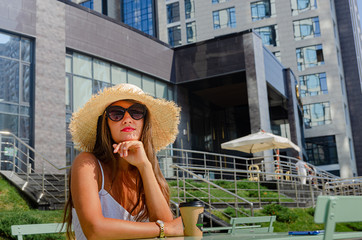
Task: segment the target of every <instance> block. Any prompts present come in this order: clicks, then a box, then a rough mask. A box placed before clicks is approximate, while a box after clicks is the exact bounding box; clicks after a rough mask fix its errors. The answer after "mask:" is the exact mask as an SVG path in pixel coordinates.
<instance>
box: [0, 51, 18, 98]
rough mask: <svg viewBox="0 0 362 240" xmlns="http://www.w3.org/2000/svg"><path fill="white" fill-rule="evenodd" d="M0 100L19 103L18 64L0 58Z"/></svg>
mask: <svg viewBox="0 0 362 240" xmlns="http://www.w3.org/2000/svg"><path fill="white" fill-rule="evenodd" d="M0 99H1V100H2V101H5V102H12V103H19V62H18V61H14V60H9V59H3V58H0Z"/></svg>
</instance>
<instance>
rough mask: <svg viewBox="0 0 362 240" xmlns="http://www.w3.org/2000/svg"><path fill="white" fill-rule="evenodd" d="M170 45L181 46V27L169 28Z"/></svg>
mask: <svg viewBox="0 0 362 240" xmlns="http://www.w3.org/2000/svg"><path fill="white" fill-rule="evenodd" d="M168 43H169V44H170V45H171V46H173V47H174V46H179V45H181V27H180V26H175V27H170V28H168Z"/></svg>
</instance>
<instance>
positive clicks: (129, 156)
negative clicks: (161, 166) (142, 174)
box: [113, 140, 149, 168]
mask: <svg viewBox="0 0 362 240" xmlns="http://www.w3.org/2000/svg"><path fill="white" fill-rule="evenodd" d="M113 148H114V150H113V153H118V154H119V156H120V157H121V158H123V159H125V160H126V161H127V162H128V163H129V164H131V165H133V166H135V167H137V168H139V167H142V166H144V165H145V164H146V163H149V160H148V158H147V155H146V152H145V149H144V147H143V143H142V142H141V141H136V140H132V141H124V142H121V143H118V144H113Z"/></svg>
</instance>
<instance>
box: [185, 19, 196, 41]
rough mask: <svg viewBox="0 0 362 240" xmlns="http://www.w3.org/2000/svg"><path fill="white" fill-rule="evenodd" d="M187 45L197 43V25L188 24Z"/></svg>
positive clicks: (193, 23)
mask: <svg viewBox="0 0 362 240" xmlns="http://www.w3.org/2000/svg"><path fill="white" fill-rule="evenodd" d="M186 35H187V43H193V42H196V23H195V22H190V23H187V24H186Z"/></svg>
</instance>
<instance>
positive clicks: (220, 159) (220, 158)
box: [219, 156, 223, 179]
mask: <svg viewBox="0 0 362 240" xmlns="http://www.w3.org/2000/svg"><path fill="white" fill-rule="evenodd" d="M219 162H220V169H222V157H221V156H220V157H219ZM220 179H223V177H222V171H220Z"/></svg>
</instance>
